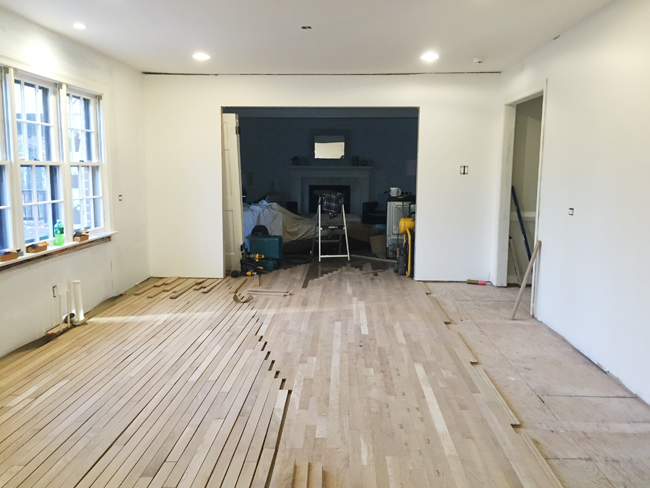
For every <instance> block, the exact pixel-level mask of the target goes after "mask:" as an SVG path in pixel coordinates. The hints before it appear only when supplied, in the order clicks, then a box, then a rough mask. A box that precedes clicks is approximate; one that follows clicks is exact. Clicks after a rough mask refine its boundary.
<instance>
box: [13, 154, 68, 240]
mask: <svg viewBox="0 0 650 488" xmlns="http://www.w3.org/2000/svg"><path fill="white" fill-rule="evenodd" d="M20 182H21V186H22V193H23V227H24V235H25V244H30V243H32V242H36V241H42V240H48V239H52V238H53V237H54V224H56V221H57V220H62V221H63V199H62V198H61V195H62V191H61V178H60V172H59V167H58V166H44V165H33V166H32V165H24V166H21V167H20Z"/></svg>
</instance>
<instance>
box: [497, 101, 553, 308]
mask: <svg viewBox="0 0 650 488" xmlns="http://www.w3.org/2000/svg"><path fill="white" fill-rule="evenodd" d="M543 125H544V93H543V92H542V93H537V94H535V95H532V96H530V97H527V98H525V99H522V100H518V101H516V102H514V103H512V104H510V105H507V106H506V126H505V153H504V162H503V171H502V187H501V208H500V220H499V245H498V252H499V254H498V256H497V277H496V284H497V285H498V286H506V285H521V283H522V280H523V277H524V274H525V271H526V268H527V267H528V264H529V262H530V259H531V254H532V251H533V248H534V246H535V243H536V240H537V236H538V232H537V230H538V216H539V196H540V175H541V162H542V150H543V134H544V131H543ZM536 279H537V272H536V268H534V272H533V274H532V276H531V277H529V279H528V280H527V283H526V286H531V285H532V286H533V292H532V295H531V313H532V314H533V315H534V301H535V294H534V291H535V286H534V284H535V281H536Z"/></svg>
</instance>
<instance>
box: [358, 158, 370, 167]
mask: <svg viewBox="0 0 650 488" xmlns="http://www.w3.org/2000/svg"><path fill="white" fill-rule="evenodd" d="M359 166H372V160H370V159H360V160H359Z"/></svg>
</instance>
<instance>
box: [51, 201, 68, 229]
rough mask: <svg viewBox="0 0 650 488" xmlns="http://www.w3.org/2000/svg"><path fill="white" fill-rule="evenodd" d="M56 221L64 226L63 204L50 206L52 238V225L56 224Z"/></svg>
mask: <svg viewBox="0 0 650 488" xmlns="http://www.w3.org/2000/svg"><path fill="white" fill-rule="evenodd" d="M57 220H60V221H61V222H63V224H64V226H65V218H64V217H63V203H53V204H52V227H51V230H52V237H54V224H56V221H57Z"/></svg>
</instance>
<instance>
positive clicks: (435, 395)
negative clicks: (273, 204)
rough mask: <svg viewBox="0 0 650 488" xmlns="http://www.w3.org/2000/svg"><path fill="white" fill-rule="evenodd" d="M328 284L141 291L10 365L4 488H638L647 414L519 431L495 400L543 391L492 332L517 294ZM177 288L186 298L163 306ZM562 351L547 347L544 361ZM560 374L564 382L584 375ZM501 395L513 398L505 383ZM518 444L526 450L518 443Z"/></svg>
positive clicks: (370, 279)
mask: <svg viewBox="0 0 650 488" xmlns="http://www.w3.org/2000/svg"><path fill="white" fill-rule="evenodd" d="M328 266H329V267H323V268H322V269H323V270H327V271H328V272H327V273H324V272H323V274H321V276H320V277H318V278H315V279H311V280H310V281H308V282H305V280H306V279H307V277H308V276H317V274H310V271H309V268H310V266H299V267H295V268H293V269H290V270H280V271H275V272H273V273H271V274H269V275H265V276H263V277H262V280H261V282H262V283H261V286H262V287H263V289H268V290H279V291H282V290H291V291H292V292H293V294H292V295H290V296H286V297H280V296H274V295H273V294H269V293H266V294H264V293H263V294H260V295H257V296H256V298H254V300H253V301H252V302H249V303H246V304H238V303H235V302H234V301H233V300H232V294H233V293H234V291H235V289H237V288H239V287H240V286H241V288H240V291H241V292H242V293H246V292H247V290H248V289H249V288H250V287H251V286H253V284H254V283H253V280H250V279H245V280H242V279H231V278H226V279H223V280H218V281H211V280H209V279H208V280H206V281H204V282H203V283H201V284H197V283H196V281H197V280H196V279H175V280H173V282H172V281H171V279H165V278H163V279H159V280H157V281H156V282H154V283H152V282H151V281H148V282H146V283H144V284H143V285H142V286H140V287H139V288H138V290H139V291H142V290H146V289H147V287H150V288H149V291H145V292H143V293H140V294H139V295H134V294H133V293H129V294H126V295H125V296H124V297H123V298H121V299H118V300H115V301H114V303H112V304H111V306H110V307H105V308H102V309H101V311H99V312H97V313H96V314H94V315H93V314H90V315H91V316H92V318H91V319H90V320H89V323H88V325H87V326H84V327H80V328H77V329H72V330H71V331H70V332H68V333H66V334H64V335H62V336H60V337H59V338H57V339H55V340H54V341H52V342H50V343H49V344H46V345H44V346H43V347H41V348H40V349H39V350H37V351H32V352H30V353H28V354H25V355H23V356H21V357H19V358H18V359H17V360H16V361H15V362H13V363H12V362H8V363H3V367H2V368H0V384H1V386H0V486H5V487H25V488H27V487H30V488H41V487H49V488H56V487H61V488H63V487H66V488H67V487H68V486H74V487H75V488H88V487H91V486H93V487H103V488H106V487H120V488H126V487H130V488H133V487H143V486H148V487H158V488H161V487H179V486H182V487H195V488H199V487H200V488H203V487H207V486H210V487H248V486H256V487H264V488H266V487H267V486H271V487H278V488H284V487H285V486H291V483H292V479H293V475H294V469H295V468H294V467H295V466H299V468H300V469H301V470H302V472H304V473H303V474H304V475H305V476H302V475H301V477H300V480H301V483H302V485H304V486H312V485H314V486H316V485H318V486H321V485H322V486H340V487H348V486H349V487H357V486H363V487H373V488H384V487H386V488H392V487H393V486H395V487H397V486H401V487H404V488H406V487H420V486H436V487H438V486H440V487H449V488H457V487H468V488H470V487H471V488H479V487H481V488H482V487H500V488H501V487H504V488H505V487H510V488H541V487H547V486H554V485H553V484H552V483H553V481H552V479H551V478H552V474H553V473H554V472H556V473H558V476H559V477H560V478H562V479H564V480H571V482H574V480H575V479H577V478H576V476H577V475H576V473H578V474H579V473H582V474H583V475H584V476H585V477H586V479H587V480H589V481H590V482H592V483H595V484H594V486H600V485H599V484H598V483H602V482H603V480H607V482H608V483H609V482H610V480H611V483H610V484H611V485H612V486H627V485H626V484H625V483H627V484H629V486H634V487H635V488H636V486H639V487H640V486H645V485H644V484H643V483H644V482H645V480H644V478H643V476H642V475H641V474H640V473H643V469H644V466H647V459H646V458H647V457H648V456H646V458H644V457H643V451H644V449H645V446H646V444H644V440H645V439H646V437H644V436H649V435H650V428H646V427H645V426H646V425H647V419H648V418H650V413H647V411H646V410H644V409H643V408H641V407H639V403H638V400H636V399H635V398H631V397H622V398H621V397H618V396H616V397H614V396H611V397H608V398H591V399H589V398H580V399H579V400H575V399H573V398H571V397H570V396H557V395H547V396H543V398H544V401H548V405H545V404H542V403H541V401H538V402H537V403H539V404H540V405H544V407H543V408H545V409H546V410H545V412H546V413H545V414H544V415H537V416H535V417H533V419H535V420H538V423H534V424H533V423H531V424H530V427H529V426H528V424H525V426H524V427H523V428H521V429H519V431H516V430H514V429H513V428H512V426H511V425H510V422H511V421H512V418H510V417H509V415H508V414H507V412H506V411H505V410H504V408H503V404H502V401H503V400H504V397H506V398H505V399H506V400H507V402H506V403H510V401H511V399H509V398H507V396H506V395H507V394H508V393H510V392H512V391H521V392H525V391H526V390H525V388H528V389H529V390H530V395H528V394H527V395H526V396H525V402H524V405H525V406H526V407H531V406H534V405H533V403H532V400H531V398H537V397H536V396H535V394H534V392H533V391H532V390H531V389H530V387H531V386H533V387H538V386H539V385H542V384H543V383H541V382H539V381H537V382H535V381H533V380H532V379H531V378H529V377H528V376H527V374H528V375H530V374H531V373H526V372H522V371H521V367H522V364H520V363H519V362H518V361H521V362H522V363H523V361H524V360H525V359H524V358H526V357H527V356H526V355H525V354H522V352H521V351H520V350H519V349H520V348H522V347H525V346H526V344H525V341H524V340H522V339H519V338H515V340H514V343H515V344H516V348H514V347H510V349H507V348H506V343H505V342H504V341H505V339H504V337H505V335H504V333H505V331H506V330H507V331H509V333H510V334H517V333H519V330H520V329H521V328H522V327H532V326H534V321H532V320H526V321H517V324H516V325H517V326H518V327H511V328H509V329H507V328H505V326H504V328H503V329H499V327H500V325H499V324H500V322H498V321H495V320H496V318H497V316H498V314H499V313H501V309H508V308H510V306H509V302H511V301H513V300H514V298H513V296H512V295H513V294H512V293H511V292H506V293H505V294H500V290H496V291H495V290H490V289H487V288H485V287H474V289H467V286H470V285H464V284H442V283H436V284H428V285H427V287H426V288H425V287H424V286H422V285H421V284H418V283H415V282H413V281H412V280H409V279H406V278H403V277H399V276H397V275H395V274H394V273H391V272H383V273H374V272H372V269H371V268H370V267H369V266H366V267H365V268H363V269H360V268H355V267H348V266H344V267H342V268H340V269H338V270H335V266H330V265H329V264H328ZM330 271H331V272H330ZM154 285H159V286H154ZM172 285H174V287H173V288H174V289H175V290H177V291H181V290H183V294H182V295H179V296H178V298H177V299H176V300H168V299H167V298H168V294H167V292H165V290H166V289H167V288H169V287H171V286H172ZM303 285H304V286H303ZM195 288H198V289H195ZM427 291H430V294H427ZM150 295H153V296H152V297H151V298H149V296H150ZM434 299H435V300H436V301H438V302H439V303H440V304H442V306H443V307H444V311H441V309H440V307H439V306H438V305H437V303H436V301H434ZM445 312H447V313H448V314H449V316H446V315H445ZM445 322H448V323H449V322H453V323H451V324H449V326H448V325H447V324H446V323H445ZM524 323H525V325H524ZM450 328H451V329H450ZM460 333H462V334H463V335H462V337H461V336H460V335H459V334H460ZM517 337H518V336H517ZM558 340H559V339H557V338H556V337H554V336H549V337H542V340H541V341H540V344H541V345H542V349H544V352H545V353H546V351H547V349H548V351H549V352H550V351H552V350H554V348H555V345H556V344H557V343H558V342H557V341H558ZM461 341H463V342H464V343H465V345H466V346H468V347H463V344H462V343H461ZM477 341H478V342H477ZM495 344H496V345H495ZM487 346H491V347H498V348H502V349H503V350H502V351H501V352H500V353H498V354H497V353H493V352H491V353H486V352H485V347H487ZM517 348H519V349H517ZM468 349H471V352H473V353H474V356H473V357H472V356H471V353H468ZM562 351H563V352H566V351H569V352H571V351H570V348H568V349H566V348H565V349H562ZM477 360H478V361H480V362H481V364H480V365H476V364H470V361H471V362H472V363H476V361H477ZM483 360H487V361H494V362H495V366H494V367H495V368H497V369H494V370H492V369H490V368H491V367H492V366H490V365H485V364H483ZM571 364H575V365H576V366H578V369H576V372H575V376H574V377H575V378H578V377H579V376H580V375H582V370H583V368H587V367H588V365H586V364H582V363H581V362H580V361H579V360H577V359H573V360H572V362H571ZM483 368H485V370H486V372H487V373H488V375H489V377H488V376H486V375H484V374H483V373H482V371H483ZM547 370H548V371H551V370H550V369H549V368H547ZM493 371H495V372H496V373H493ZM590 374H591V373H585V375H586V376H587V377H589V375H590ZM583 376H584V375H583ZM510 377H512V378H514V381H513V385H516V388H515V389H513V388H511V387H506V388H504V387H503V385H501V384H500V383H499V382H500V381H504V380H507V381H511V380H509V379H508V378H510ZM574 377H571V379H570V381H569V383H577V382H578V380H577V379H574ZM603 377H604V378H607V376H605V375H603ZM490 378H492V379H493V380H494V381H493V382H492V381H491V380H490ZM603 381H604V380H603ZM492 383H494V385H492V388H491V384H492ZM494 386H496V388H494ZM570 387H571V385H569V386H566V387H563V388H570ZM545 388H547V387H545ZM597 388H599V389H600V390H599V391H602V392H606V393H609V392H610V391H611V392H615V391H616V390H615V389H613V390H609V389H608V388H610V386H609V385H608V384H607V382H601V383H600V384H599V386H597ZM542 391H543V392H546V393H549V392H551V391H561V392H564V390H562V389H561V388H558V389H556V390H549V389H548V388H547V389H546V390H542ZM500 392H503V395H502V393H500ZM500 400H501V401H500ZM626 402H629V403H626ZM531 408H532V407H531ZM535 408H538V409H539V408H542V407H535ZM519 410H520V408H519V406H517V411H518V413H519ZM592 410H593V412H595V415H596V416H595V417H593V419H589V420H593V421H591V422H590V421H589V420H585V418H584V417H585V416H584V412H585V411H592ZM540 412H541V410H540ZM551 412H552V413H551ZM556 416H557V417H559V418H560V420H557V419H556ZM612 418H615V419H616V422H617V423H611V424H608V425H609V426H608V429H609V431H608V432H603V427H602V425H603V424H602V423H603V422H605V421H606V420H608V419H612ZM522 420H523V421H526V417H525V415H523V416H522ZM528 428H529V429H530V430H529V432H530V435H531V436H532V437H534V438H535V439H537V442H539V443H540V444H539V450H533V449H531V448H530V445H531V443H532V445H533V446H535V443H533V441H532V440H531V439H529V438H528V437H526V436H524V435H521V434H520V433H519V432H523V433H524V434H525V433H527V431H526V429H528ZM551 428H552V429H558V434H557V435H553V436H551V435H550V430H548V429H551ZM644 429H646V430H644ZM560 430H562V432H560ZM547 432H548V433H549V434H547ZM560 434H562V435H560ZM607 436H609V437H607ZM604 438H607V439H610V441H609V443H608V444H607V445H606V446H602V447H598V446H597V445H596V444H595V443H597V442H599V441H600V440H601V439H604ZM563 439H567V440H571V441H572V444H571V446H573V447H571V446H568V445H567V447H566V449H563V447H562V445H559V444H558V443H561V442H563ZM614 439H617V441H616V442H615V441H614ZM633 439H636V441H635V442H632V441H633ZM545 440H548V442H549V443H552V445H551V446H550V447H549V448H548V449H545V448H544V445H543V444H544V442H545ZM619 441H620V442H625V443H626V444H625V448H623V447H622V444H621V443H620V442H619ZM576 446H578V447H576ZM581 446H584V448H582V447H581ZM572 452H579V453H584V455H586V456H589V459H591V460H592V461H591V464H589V465H585V464H584V463H582V464H576V463H572V462H570V460H568V459H564V458H556V459H551V460H550V462H551V463H552V464H553V470H554V471H552V470H551V469H550V468H549V464H548V462H549V460H548V459H546V458H544V455H546V456H551V457H552V456H553V455H563V454H562V453H566V455H570V454H571V453H572ZM594 467H595V468H596V470H594ZM572 470H573V471H572ZM572 473H573V474H572ZM572 476H573V477H572ZM639 480H641V481H639ZM634 483H637V485H635V484H634ZM302 485H301V486H302ZM578 486H579V485H578ZM603 486H607V485H603Z"/></svg>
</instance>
